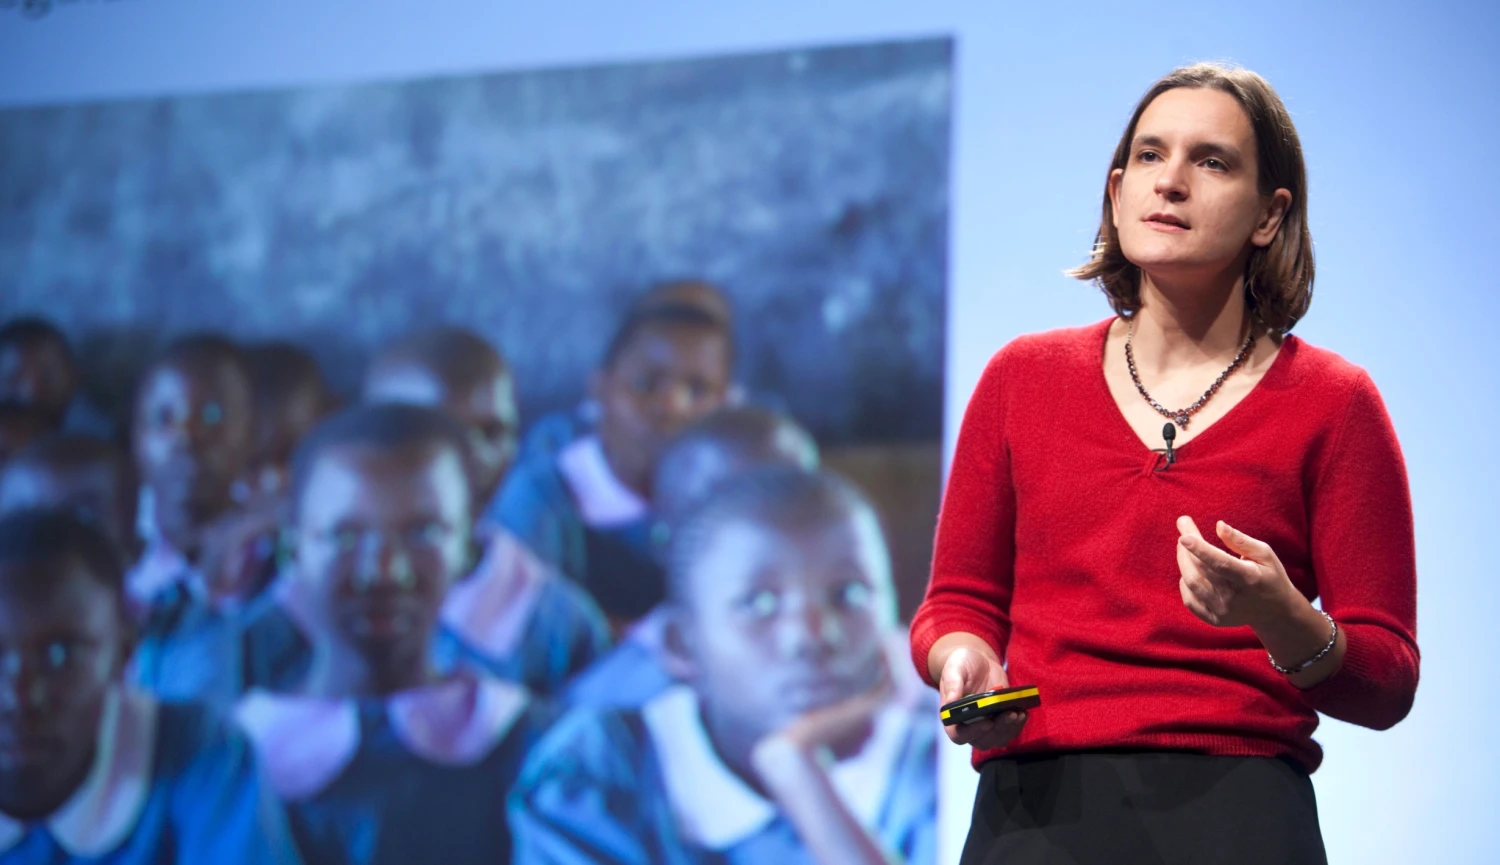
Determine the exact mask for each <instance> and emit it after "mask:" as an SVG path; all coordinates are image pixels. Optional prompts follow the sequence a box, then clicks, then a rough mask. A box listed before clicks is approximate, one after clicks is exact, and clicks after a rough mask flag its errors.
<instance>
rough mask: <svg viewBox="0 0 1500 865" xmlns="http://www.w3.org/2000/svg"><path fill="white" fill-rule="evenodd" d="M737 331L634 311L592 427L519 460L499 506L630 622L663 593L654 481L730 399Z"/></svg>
mask: <svg viewBox="0 0 1500 865" xmlns="http://www.w3.org/2000/svg"><path fill="white" fill-rule="evenodd" d="M733 367H734V341H733V336H732V334H731V332H730V330H729V328H728V326H727V325H726V324H725V322H724V321H723V320H722V319H721V318H719V317H716V316H715V315H713V314H711V313H709V312H706V311H705V310H703V309H702V308H700V307H697V306H691V305H685V304H665V305H657V306H646V307H644V308H641V309H638V310H636V311H635V312H633V313H631V315H630V316H629V317H628V318H626V320H625V322H624V323H623V324H622V325H621V327H620V329H619V331H618V332H617V333H616V334H615V336H614V338H613V339H612V340H611V341H610V344H609V346H608V349H607V350H606V352H605V354H604V359H603V363H602V364H601V366H600V369H599V371H598V372H597V373H596V375H595V378H594V382H593V392H594V399H595V401H596V402H597V403H598V405H599V419H598V423H597V425H596V427H595V429H594V431H593V432H592V433H590V434H589V435H586V436H583V437H581V438H578V439H575V440H574V441H572V442H570V443H569V444H568V445H566V446H565V447H563V448H562V449H561V450H559V451H558V452H557V453H555V454H541V455H538V456H536V457H534V458H533V459H531V460H530V461H526V462H522V463H521V464H519V465H518V466H517V467H516V468H515V469H514V470H513V471H512V472H511V473H510V475H509V476H508V477H507V478H506V480H505V483H504V484H503V485H502V487H501V489H500V493H499V496H498V498H497V499H496V500H495V501H494V504H493V505H492V507H491V508H490V513H489V516H490V519H491V520H492V521H493V522H494V523H496V524H498V525H500V526H501V527H503V528H505V529H506V530H508V531H510V532H512V533H513V534H515V535H516V537H518V538H519V539H520V540H521V542H522V543H524V544H525V545H526V546H528V547H529V548H530V549H532V550H533V551H534V552H535V553H536V554H537V555H538V556H539V557H540V558H541V559H542V561H544V562H545V563H547V564H548V565H550V566H552V567H554V568H556V569H558V570H559V571H560V572H562V574H563V575H564V576H566V577H568V578H570V579H572V580H574V581H575V582H577V583H578V584H579V585H581V586H583V587H584V588H585V589H586V590H587V591H588V592H589V594H590V595H592V596H593V598H594V600H595V601H597V602H598V604H599V606H600V608H601V609H603V611H604V613H605V615H606V616H608V617H609V619H610V621H611V624H612V625H613V626H614V627H615V628H616V629H617V630H623V629H624V628H625V627H626V626H628V625H629V624H630V623H632V622H634V621H636V620H638V619H640V618H642V617H643V616H644V615H645V614H646V613H647V612H648V611H649V610H650V609H651V608H652V607H654V606H655V605H656V604H657V603H659V602H660V601H661V599H662V597H663V595H664V588H663V581H662V575H661V570H660V567H659V566H658V564H657V562H656V561H655V558H654V555H653V553H652V541H651V538H652V532H653V530H654V528H655V522H654V520H653V519H652V515H651V506H650V498H651V478H652V473H653V472H654V471H655V468H656V462H657V460H658V458H659V457H660V455H661V452H662V450H663V449H664V448H665V447H666V444H667V442H668V441H669V440H670V439H671V438H672V436H674V435H676V434H677V432H678V431H680V430H681V429H682V428H683V427H685V426H686V425H688V424H690V423H692V422H693V421H694V420H697V419H698V418H700V417H703V416H704V415H706V414H708V413H709V412H712V411H713V410H714V409H716V408H718V407H719V406H721V405H723V403H724V401H725V399H726V395H727V393H728V389H729V381H730V377H731V375H732V371H733Z"/></svg>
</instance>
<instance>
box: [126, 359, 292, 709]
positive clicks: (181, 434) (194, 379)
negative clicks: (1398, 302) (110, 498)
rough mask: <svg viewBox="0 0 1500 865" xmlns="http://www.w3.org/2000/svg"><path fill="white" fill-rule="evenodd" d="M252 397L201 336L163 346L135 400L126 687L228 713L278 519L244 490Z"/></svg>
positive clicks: (244, 370) (243, 372)
mask: <svg viewBox="0 0 1500 865" xmlns="http://www.w3.org/2000/svg"><path fill="white" fill-rule="evenodd" d="M251 390H252V380H251V374H250V370H249V367H248V365H247V363H246V361H245V359H244V357H243V355H242V354H241V353H240V350H239V349H238V348H237V347H236V346H235V345H234V344H233V343H231V342H229V341H228V340H226V339H224V338H222V337H218V336H212V335H200V336H189V337H184V338H182V339H179V340H177V341H176V342H174V343H172V344H171V345H170V346H168V347H167V349H166V350H165V352H164V353H163V354H162V355H161V356H160V357H159V358H158V359H157V360H156V361H155V362H154V363H153V364H152V365H151V366H150V368H148V370H147V371H146V375H145V377H144V379H143V380H142V382H141V386H140V389H139V391H138V393H137V396H136V403H135V420H134V436H133V439H134V445H135V459H136V465H137V468H138V470H139V474H140V477H141V480H142V482H143V483H144V485H145V487H146V489H147V490H148V493H149V494H148V495H146V496H144V497H143V502H144V503H146V504H147V506H148V507H149V512H148V513H147V514H145V515H144V520H143V522H144V523H145V524H146V525H147V526H149V527H150V528H151V535H150V536H149V537H147V539H146V551H145V554H144V555H143V556H142V558H141V560H140V562H139V563H138V564H137V565H136V567H135V568H134V569H132V571H131V573H130V574H129V576H128V579H127V588H128V591H129V594H130V597H131V599H132V601H133V603H134V605H135V607H136V609H137V611H138V620H139V628H140V645H139V647H138V649H137V654H136V658H135V663H134V673H133V676H134V680H135V681H136V682H137V683H138V684H139V685H141V686H142V687H144V688H146V689H148V690H150V691H152V692H153V693H156V694H158V695H160V696H163V697H167V698H173V699H201V700H206V701H209V702H211V703H214V704H217V705H226V704H227V703H228V702H230V701H232V700H233V698H234V697H235V696H237V695H238V693H239V690H240V686H241V676H240V674H239V672H238V671H239V669H240V658H239V652H238V645H237V623H236V619H237V617H238V615H239V613H240V611H241V609H242V608H243V606H244V605H245V604H247V603H250V602H252V601H253V597H254V595H255V593H256V592H257V591H258V590H259V588H260V586H261V585H262V584H263V582H264V575H265V574H266V573H267V572H268V570H270V569H271V568H273V567H274V557H273V553H274V543H273V541H274V535H275V531H276V527H277V519H278V515H277V514H276V513H274V511H273V509H272V508H271V507H270V506H269V505H268V504H266V505H253V504H251V503H250V502H249V500H248V499H247V497H246V495H245V488H244V485H243V483H242V476H243V473H244V470H245V468H246V466H247V464H248V460H249V457H250V454H251V450H252V444H253V430H254V411H253V403H252V395H251Z"/></svg>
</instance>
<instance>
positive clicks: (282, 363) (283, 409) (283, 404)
mask: <svg viewBox="0 0 1500 865" xmlns="http://www.w3.org/2000/svg"><path fill="white" fill-rule="evenodd" d="M245 356H246V359H247V360H248V361H249V363H250V371H251V374H252V376H253V380H254V400H255V445H254V450H253V453H252V455H251V458H250V465H249V468H248V471H247V473H246V481H247V483H248V484H249V485H250V486H251V488H252V489H253V490H254V491H255V492H257V493H259V494H260V495H263V496H280V495H284V494H285V492H286V479H287V474H288V472H289V471H290V470H291V462H292V452H293V451H295V450H296V448H297V443H298V442H300V441H302V437H303V436H305V435H307V433H308V431H309V430H311V429H312V428H313V426H314V425H316V424H317V422H318V421H319V420H321V419H322V418H323V416H324V415H325V414H327V413H328V410H329V408H330V406H331V404H332V398H331V396H330V393H329V389H328V383H327V382H326V381H325V380H324V378H323V370H322V369H321V368H320V367H319V366H318V361H317V359H316V358H314V357H313V356H312V354H310V353H309V352H308V351H307V350H306V349H304V348H302V347H301V346H297V345H293V344H292V343H289V342H262V343H256V344H254V345H250V346H248V347H247V348H246V349H245Z"/></svg>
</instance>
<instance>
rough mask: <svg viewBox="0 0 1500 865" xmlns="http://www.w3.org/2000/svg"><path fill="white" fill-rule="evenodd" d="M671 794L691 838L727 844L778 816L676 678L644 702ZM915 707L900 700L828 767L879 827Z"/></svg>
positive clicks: (847, 799)
mask: <svg viewBox="0 0 1500 865" xmlns="http://www.w3.org/2000/svg"><path fill="white" fill-rule="evenodd" d="M642 717H643V718H644V719H645V722H646V729H647V731H648V732H649V734H650V736H651V741H652V744H653V745H654V746H655V749H654V750H655V752H656V759H657V762H658V764H659V765H660V766H661V770H662V776H663V778H665V780H666V786H667V798H668V800H669V801H670V802H671V804H672V812H673V814H675V815H676V817H677V822H678V825H679V827H680V828H681V829H682V831H683V834H684V835H686V836H687V838H688V840H690V841H692V842H693V843H695V844H698V845H699V846H702V847H706V848H708V849H710V850H715V851H724V850H727V849H729V848H730V847H733V846H734V845H736V844H738V843H740V842H742V841H744V840H746V839H748V838H749V837H750V836H752V835H754V834H755V833H756V832H759V831H760V830H761V829H763V828H765V826H766V825H767V824H768V823H770V822H771V821H772V820H774V819H775V818H776V816H777V808H776V805H775V804H774V803H772V802H769V801H767V800H766V799H765V798H763V797H762V796H761V795H760V794H758V793H756V792H755V791H754V790H752V789H751V788H750V786H749V785H748V784H746V783H745V782H744V781H743V780H741V779H740V777H739V776H738V775H735V774H734V772H732V771H730V769H729V767H728V766H725V765H724V761H723V760H721V759H719V755H718V753H717V752H716V751H714V747H713V743H712V742H711V741H710V740H709V738H708V733H707V732H706V731H705V730H704V729H703V722H702V721H701V720H700V716H699V714H698V697H697V695H696V694H695V693H694V692H693V691H692V689H691V688H689V687H687V686H686V685H677V686H674V687H672V688H669V689H667V690H666V691H664V692H662V693H661V694H660V695H659V696H657V697H655V698H653V699H652V700H651V701H650V702H648V703H647V704H646V705H645V706H644V707H643V709H642ZM911 724H912V718H911V714H910V713H909V712H907V711H904V710H902V709H900V708H899V707H893V708H892V709H891V710H889V711H884V712H881V713H880V715H879V716H877V717H876V719H875V729H874V730H873V731H872V733H871V735H870V739H869V741H867V742H866V743H865V747H864V749H863V750H861V751H860V752H859V753H858V754H856V755H854V756H853V757H850V758H849V759H847V760H844V761H842V762H840V763H836V764H834V766H833V767H832V769H831V770H830V772H829V774H830V775H831V776H832V780H833V786H834V788H835V789H836V790H838V793H839V797H840V798H841V799H843V800H844V803H845V804H846V805H848V806H849V809H850V811H852V812H853V813H854V817H855V818H856V819H857V820H859V821H860V822H861V823H863V824H864V825H866V826H870V827H873V826H874V825H875V821H876V820H878V819H880V811H881V808H882V806H883V805H884V804H885V801H886V798H887V793H888V791H889V789H890V784H891V776H892V775H893V774H894V772H895V767H896V761H897V760H899V759H900V756H901V749H902V747H903V746H904V744H905V742H906V740H907V738H908V736H909V735H910V732H911Z"/></svg>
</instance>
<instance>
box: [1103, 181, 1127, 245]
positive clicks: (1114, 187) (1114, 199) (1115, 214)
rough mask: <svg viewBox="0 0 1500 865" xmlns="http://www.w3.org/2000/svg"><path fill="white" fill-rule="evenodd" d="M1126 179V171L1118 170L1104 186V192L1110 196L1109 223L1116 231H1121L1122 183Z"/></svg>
mask: <svg viewBox="0 0 1500 865" xmlns="http://www.w3.org/2000/svg"><path fill="white" fill-rule="evenodd" d="M1124 177H1125V169H1123V168H1116V169H1115V170H1113V171H1111V172H1110V173H1109V180H1108V181H1107V182H1106V183H1105V184H1104V192H1105V194H1106V195H1108V196H1109V221H1110V223H1111V224H1112V225H1114V227H1115V230H1116V231H1119V230H1120V181H1121V180H1122V179H1124Z"/></svg>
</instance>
